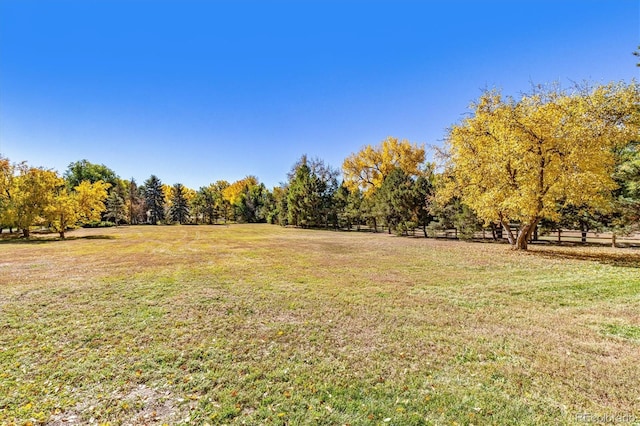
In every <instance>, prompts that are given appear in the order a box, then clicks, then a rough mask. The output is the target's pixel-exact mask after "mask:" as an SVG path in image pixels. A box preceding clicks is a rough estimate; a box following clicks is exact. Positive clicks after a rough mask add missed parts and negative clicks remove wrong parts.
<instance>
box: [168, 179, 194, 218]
mask: <svg viewBox="0 0 640 426" xmlns="http://www.w3.org/2000/svg"><path fill="white" fill-rule="evenodd" d="M172 192H173V194H172V197H171V208H170V209H169V217H170V219H171V220H172V221H174V222H178V223H180V224H181V225H182V224H184V223H186V222H187V220H188V219H189V203H188V202H187V198H186V196H185V188H184V185H182V184H181V183H176V184H175V185H173V191H172Z"/></svg>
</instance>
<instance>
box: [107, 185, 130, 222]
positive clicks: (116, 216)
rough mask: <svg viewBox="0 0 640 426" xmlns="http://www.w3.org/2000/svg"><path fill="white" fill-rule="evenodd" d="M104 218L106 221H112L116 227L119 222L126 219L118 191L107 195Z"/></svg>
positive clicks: (122, 201)
mask: <svg viewBox="0 0 640 426" xmlns="http://www.w3.org/2000/svg"><path fill="white" fill-rule="evenodd" d="M106 217H107V219H111V220H113V223H115V224H116V226H118V224H119V223H120V221H122V220H125V219H126V214H125V206H124V200H123V199H122V197H121V196H120V194H118V191H111V194H109V197H108V198H107V212H106Z"/></svg>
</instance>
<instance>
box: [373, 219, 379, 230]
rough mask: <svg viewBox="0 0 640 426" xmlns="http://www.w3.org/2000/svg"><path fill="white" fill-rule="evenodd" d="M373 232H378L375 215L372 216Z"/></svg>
mask: <svg viewBox="0 0 640 426" xmlns="http://www.w3.org/2000/svg"><path fill="white" fill-rule="evenodd" d="M373 232H378V222H377V221H376V218H375V217H374V218H373Z"/></svg>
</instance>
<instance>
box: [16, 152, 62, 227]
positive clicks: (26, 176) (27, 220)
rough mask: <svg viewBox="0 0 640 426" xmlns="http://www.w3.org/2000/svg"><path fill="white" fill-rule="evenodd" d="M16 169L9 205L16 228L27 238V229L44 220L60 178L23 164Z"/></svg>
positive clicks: (52, 172) (51, 172)
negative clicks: (16, 173)
mask: <svg viewBox="0 0 640 426" xmlns="http://www.w3.org/2000/svg"><path fill="white" fill-rule="evenodd" d="M17 169H18V175H17V176H15V177H14V178H13V182H12V185H11V188H10V203H11V207H12V209H13V212H12V214H13V220H14V223H15V225H16V227H17V228H18V229H21V230H22V235H23V236H24V237H25V238H29V236H30V229H29V228H30V227H31V226H32V225H35V224H36V223H38V222H41V221H42V219H43V218H44V215H45V209H46V207H47V206H49V205H50V204H51V201H52V199H53V197H54V194H55V191H56V188H57V187H58V185H59V183H60V177H59V176H58V174H57V173H56V172H54V171H51V170H45V169H42V168H37V167H29V166H27V165H26V164H25V163H22V164H19V165H18V166H17Z"/></svg>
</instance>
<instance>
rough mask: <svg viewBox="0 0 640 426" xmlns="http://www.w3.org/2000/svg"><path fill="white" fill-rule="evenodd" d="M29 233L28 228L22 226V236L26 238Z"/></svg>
mask: <svg viewBox="0 0 640 426" xmlns="http://www.w3.org/2000/svg"><path fill="white" fill-rule="evenodd" d="M29 235H30V234H29V228H23V229H22V236H23V237H25V238H27V239H28V238H29Z"/></svg>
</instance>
